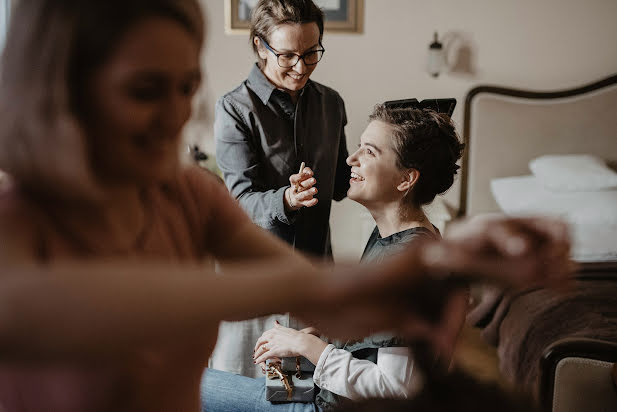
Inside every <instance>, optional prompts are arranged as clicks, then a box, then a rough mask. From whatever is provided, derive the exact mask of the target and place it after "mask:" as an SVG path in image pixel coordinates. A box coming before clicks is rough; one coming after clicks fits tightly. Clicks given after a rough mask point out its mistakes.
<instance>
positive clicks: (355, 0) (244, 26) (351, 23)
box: [225, 0, 364, 34]
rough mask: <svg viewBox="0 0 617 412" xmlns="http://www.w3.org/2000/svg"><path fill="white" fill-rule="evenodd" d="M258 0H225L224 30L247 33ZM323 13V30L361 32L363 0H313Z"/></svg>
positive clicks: (233, 32) (228, 32)
mask: <svg viewBox="0 0 617 412" xmlns="http://www.w3.org/2000/svg"><path fill="white" fill-rule="evenodd" d="M257 1H258V0H225V32H226V33H227V34H248V32H249V22H250V18H251V11H252V10H253V8H254V7H255V5H256V4H257ZM313 1H314V2H315V4H316V5H317V6H318V7H320V8H321V9H322V10H323V12H324V14H325V24H324V30H325V31H327V32H339V33H361V32H362V18H363V13H364V10H363V1H364V0H313Z"/></svg>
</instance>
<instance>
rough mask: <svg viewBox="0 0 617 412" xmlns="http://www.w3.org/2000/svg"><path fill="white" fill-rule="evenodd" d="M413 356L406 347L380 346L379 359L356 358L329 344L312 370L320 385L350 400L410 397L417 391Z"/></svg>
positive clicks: (314, 379)
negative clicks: (375, 360) (373, 360)
mask: <svg viewBox="0 0 617 412" xmlns="http://www.w3.org/2000/svg"><path fill="white" fill-rule="evenodd" d="M413 365H414V362H413V357H412V355H411V350H410V349H409V348H407V347H388V348H379V349H378V351H377V363H376V364H375V363H373V362H371V361H369V360H363V359H356V358H354V357H353V356H352V354H351V352H348V351H346V350H344V349H337V348H336V347H335V346H334V345H328V346H327V347H326V348H325V349H324V351H323V352H322V353H321V356H320V357H319V361H318V362H317V365H316V366H315V372H314V373H313V381H314V382H315V384H316V385H317V386H319V387H320V388H323V389H327V390H329V391H330V392H333V393H335V394H337V395H341V396H344V397H346V398H348V399H351V400H354V401H355V400H360V399H365V398H408V397H410V396H411V395H413V394H414V393H415V392H416V389H417V386H418V382H417V380H416V379H415V378H414V377H413V375H414V374H413V373H412V372H413Z"/></svg>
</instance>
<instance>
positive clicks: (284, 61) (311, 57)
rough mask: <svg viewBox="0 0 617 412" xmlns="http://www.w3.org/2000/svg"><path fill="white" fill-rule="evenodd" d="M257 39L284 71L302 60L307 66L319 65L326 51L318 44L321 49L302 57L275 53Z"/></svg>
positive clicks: (266, 44) (294, 54) (293, 54)
mask: <svg viewBox="0 0 617 412" xmlns="http://www.w3.org/2000/svg"><path fill="white" fill-rule="evenodd" d="M259 39H260V40H261V41H262V42H263V44H264V46H266V49H268V50H270V51H271V52H272V54H274V55H275V56H276V61H277V63H278V65H279V66H280V67H282V68H284V69H289V68H290V67H294V66H295V65H296V64H298V62H299V61H300V59H302V60H303V61H304V64H306V65H307V66H314V65H316V64H317V63H319V61H320V60H321V58H322V57H323V54H324V53H325V52H326V49H324V48H323V46H321V43H320V44H319V45H320V46H321V49H317V50H311V51H308V52H306V53H304V54H302V55H300V54H296V53H277V52H276V51H275V50H274V49H273V48H272V47H270V45H269V44H268V42H266V41H265V40H264V39H263V38H261V37H260V38H259Z"/></svg>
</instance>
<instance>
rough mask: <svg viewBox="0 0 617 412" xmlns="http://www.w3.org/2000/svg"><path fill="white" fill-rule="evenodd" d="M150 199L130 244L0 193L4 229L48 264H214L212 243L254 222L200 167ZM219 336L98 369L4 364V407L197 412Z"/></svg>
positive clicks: (0, 380) (14, 192)
mask: <svg viewBox="0 0 617 412" xmlns="http://www.w3.org/2000/svg"><path fill="white" fill-rule="evenodd" d="M143 196H144V205H146V209H147V210H146V222H147V224H146V225H145V229H144V230H143V232H142V233H141V234H140V235H139V237H138V239H137V240H135V242H134V244H133V245H131V246H119V245H115V244H113V242H110V241H109V240H108V239H101V238H99V239H97V238H95V237H93V236H91V234H90V236H89V232H88V230H87V229H88V228H87V227H84V228H79V229H78V230H75V229H74V228H73V229H70V228H69V226H68V225H65V224H64V222H63V219H62V217H61V213H54V212H53V211H52V208H51V207H49V205H48V204H45V202H44V201H40V200H39V201H34V200H32V199H30V198H29V197H27V196H24V195H23V194H22V193H20V191H19V190H18V189H17V188H16V187H15V186H12V187H8V188H5V189H4V190H3V191H2V192H1V193H0V225H1V227H2V230H6V228H7V226H8V227H13V228H15V229H16V230H15V231H14V232H13V231H12V232H11V233H15V236H24V235H26V236H28V237H31V239H30V240H31V241H32V247H33V249H34V251H35V254H36V256H37V258H38V260H39V261H40V262H41V263H49V262H54V261H58V260H62V259H63V258H88V257H96V258H110V257H135V258H148V259H161V260H164V261H177V262H193V263H195V262H198V263H199V262H203V263H204V264H206V265H211V264H212V260H211V259H209V253H208V251H209V250H211V247H212V244H213V242H216V241H217V239H220V238H221V237H223V236H226V234H227V233H229V232H230V231H232V230H233V228H234V227H235V226H236V227H237V226H240V225H243V224H246V222H247V221H248V217H247V216H246V215H245V213H244V212H243V211H242V210H241V209H240V208H239V207H238V206H237V205H236V203H235V201H233V200H232V199H231V197H230V196H229V194H228V192H227V190H226V189H225V186H223V185H222V184H221V183H220V182H219V181H217V180H216V178H215V177H213V176H210V175H208V174H207V173H206V172H204V171H202V170H200V169H197V168H190V169H186V170H185V171H183V172H182V173H180V175H179V176H178V178H177V179H176V180H175V181H174V182H173V183H169V184H166V185H160V186H157V187H152V188H151V189H148V190H144V193H143ZM65 215H66V213H65ZM16 243H17V244H22V243H21V242H16ZM4 246H9V245H4ZM9 247H10V246H9ZM169 276H174V274H173V273H170V274H169ZM204 298H207V296H204ZM110 305H113V302H110ZM204 326H205V325H204ZM208 329H209V331H210V332H211V331H212V330H213V329H212V328H211V327H210V328H208ZM214 330H215V329H214ZM215 338H216V337H215V336H209V338H207V339H206V338H204V339H203V340H202V341H192V342H178V343H177V345H174V346H173V347H160V345H159V346H156V345H153V347H151V348H143V349H142V350H139V351H138V352H137V351H136V353H134V355H133V356H130V357H128V358H127V359H111V360H110V359H105V360H104V361H101V362H99V363H96V364H93V363H88V364H87V365H84V364H83V363H80V364H79V365H64V364H63V365H62V366H59V365H48V366H45V367H40V366H37V367H31V368H23V367H20V368H17V367H10V366H9V367H7V366H3V367H1V368H0V409H1V408H2V407H4V408H5V410H7V411H42V410H48V411H57V412H64V411H67V412H68V411H71V412H72V411H99V410H100V411H109V410H114V411H119V410H127V411H129V410H131V411H135V410H149V411H155V410H159V411H162V410H175V411H198V410H199V398H198V393H199V391H198V387H199V381H200V377H201V374H202V371H203V367H204V366H205V365H206V362H207V358H208V355H209V353H210V352H211V350H212V348H213V346H214V343H215V342H214V339H215ZM110 339H113V337H110ZM120 405H121V407H120Z"/></svg>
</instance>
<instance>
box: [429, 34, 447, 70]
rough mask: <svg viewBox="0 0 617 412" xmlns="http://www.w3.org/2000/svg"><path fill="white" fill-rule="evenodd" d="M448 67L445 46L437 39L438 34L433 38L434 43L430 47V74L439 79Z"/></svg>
mask: <svg viewBox="0 0 617 412" xmlns="http://www.w3.org/2000/svg"><path fill="white" fill-rule="evenodd" d="M445 66H446V59H445V56H444V51H443V44H441V43H440V42H439V39H438V38H437V32H435V34H434V37H433V42H432V43H431V44H430V45H429V46H428V66H427V68H428V72H429V74H430V75H431V76H433V77H437V76H439V73H440V72H441V71H442V70H443V69H444V67H445Z"/></svg>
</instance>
